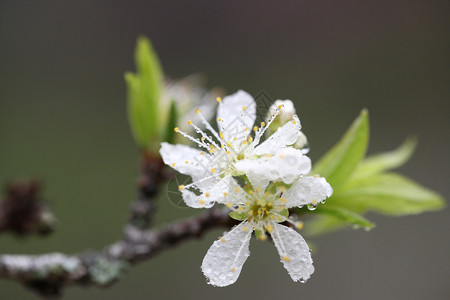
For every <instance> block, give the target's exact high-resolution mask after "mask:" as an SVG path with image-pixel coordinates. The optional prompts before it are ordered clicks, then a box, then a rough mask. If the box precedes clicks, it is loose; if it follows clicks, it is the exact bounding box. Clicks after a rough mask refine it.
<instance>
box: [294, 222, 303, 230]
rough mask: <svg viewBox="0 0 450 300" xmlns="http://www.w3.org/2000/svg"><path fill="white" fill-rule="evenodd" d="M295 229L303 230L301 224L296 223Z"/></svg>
mask: <svg viewBox="0 0 450 300" xmlns="http://www.w3.org/2000/svg"><path fill="white" fill-rule="evenodd" d="M295 227H297V229H303V222H298V223H297V224H295Z"/></svg>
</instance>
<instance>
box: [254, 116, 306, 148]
mask: <svg viewBox="0 0 450 300" xmlns="http://www.w3.org/2000/svg"><path fill="white" fill-rule="evenodd" d="M300 127H301V126H300V120H299V119H298V117H297V116H294V117H293V120H292V121H289V122H287V123H286V124H284V125H283V126H281V127H280V128H278V129H277V131H275V132H274V133H273V134H272V135H271V136H270V137H269V138H267V140H265V141H264V142H262V143H261V144H260V145H259V146H257V147H256V148H255V151H254V153H255V154H256V155H264V154H272V155H273V154H275V153H276V152H277V151H279V150H280V149H282V148H284V147H286V146H289V145H292V144H294V143H295V141H297V138H298V132H299V130H300Z"/></svg>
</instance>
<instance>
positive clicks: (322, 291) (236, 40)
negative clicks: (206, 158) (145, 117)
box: [0, 0, 450, 300]
mask: <svg viewBox="0 0 450 300" xmlns="http://www.w3.org/2000/svg"><path fill="white" fill-rule="evenodd" d="M266 2H268V1H265V2H262V1H246V2H245V3H241V2H240V1H227V2H225V1H220V2H219V1H215V2H212V1H206V0H204V1H192V2H187V1H165V2H157V1H92V0H85V1H43V0H42V1H10V0H4V1H1V2H0V43H1V44H0V46H1V47H0V82H1V86H0V182H1V183H4V182H5V181H7V180H9V179H12V178H27V177H28V176H30V177H37V178H41V179H42V180H43V181H44V182H45V192H44V193H45V196H46V197H47V198H48V199H49V200H50V202H51V205H52V207H53V209H54V211H55V213H56V215H57V217H58V219H59V221H60V223H59V227H58V230H57V232H56V233H54V234H53V235H51V236H49V237H47V238H35V237H31V238H25V239H16V238H14V237H12V236H9V235H5V234H3V235H1V236H0V253H42V252H48V251H62V252H65V253H75V252H80V251H85V250H89V249H101V248H102V247H103V246H105V245H107V244H108V243H111V242H113V241H114V240H116V239H117V238H119V237H120V235H121V230H122V225H123V224H124V222H125V220H126V219H127V216H128V206H129V203H130V201H131V200H133V198H134V195H135V190H134V184H135V179H136V174H137V172H136V166H137V154H138V153H137V150H136V148H135V146H134V144H133V141H132V139H131V135H130V133H129V128H128V124H127V120H126V110H125V108H126V103H125V98H126V96H125V95H126V90H125V84H124V80H123V73H124V72H125V71H127V70H134V63H133V52H134V47H135V42H136V38H137V36H138V35H139V34H145V35H147V36H148V37H149V38H151V39H152V41H153V43H154V45H155V48H156V50H157V51H158V53H159V56H160V58H161V60H162V63H163V67H164V70H165V72H166V74H167V75H170V76H171V77H173V78H179V77H183V76H186V75H189V74H191V73H194V72H198V71H200V72H202V73H204V74H205V75H207V76H208V78H209V82H208V83H209V86H211V87H212V86H222V87H224V88H225V89H226V90H227V91H228V92H229V93H232V92H234V91H235V90H237V89H244V90H247V91H248V92H250V93H252V94H253V95H255V94H257V93H258V92H259V91H260V90H264V91H266V92H267V93H269V94H270V95H271V96H272V97H274V98H281V99H287V98H289V99H292V100H294V101H295V103H296V107H297V110H298V113H299V116H300V118H301V120H302V124H303V129H304V132H305V133H306V134H307V135H308V137H309V140H310V143H311V146H312V151H311V152H310V156H311V157H312V159H313V161H315V160H317V159H318V158H319V157H320V156H321V155H322V154H323V153H324V152H325V151H326V150H327V149H328V148H329V147H330V146H331V145H333V144H334V143H335V142H336V141H337V140H338V138H339V136H340V135H341V134H342V133H343V132H344V130H345V129H346V128H347V126H348V125H349V124H350V123H351V121H352V120H353V119H354V118H355V117H356V115H357V114H358V113H359V111H360V110H361V109H362V108H363V107H367V108H368V109H369V111H370V117H371V146H370V149H369V152H370V153H375V152H379V151H384V150H389V149H392V148H394V147H396V146H397V145H399V144H400V143H401V142H402V141H403V139H404V138H405V137H406V136H408V135H410V134H415V135H417V136H418V137H419V147H418V149H417V151H416V154H415V155H414V156H413V159H412V161H410V162H409V163H408V164H407V165H406V166H405V167H403V168H402V169H400V172H401V173H403V174H405V175H407V176H409V177H411V178H412V179H414V180H416V181H418V182H420V183H422V184H424V185H425V186H427V187H429V188H432V189H434V190H436V191H438V192H440V193H441V194H443V195H444V197H446V198H448V195H449V184H448V183H449V175H448V170H449V160H448V158H447V151H448V149H449V146H450V143H449V139H448V134H449V127H450V126H449V119H450V118H449V96H450V89H449V87H448V78H449V75H450V74H449V73H450V72H449V55H448V54H449V50H450V49H449V39H448V34H449V23H448V13H449V5H448V1H384V0H381V1H356V0H354V1H339V2H337V1H331V0H329V1H291V2H288V1H286V2H284V1H276V2H275V1H274V2H273V3H266ZM164 193H165V191H163V194H164ZM163 196H164V195H163ZM194 213H198V211H193V210H189V209H181V208H175V207H173V206H172V205H171V204H170V203H169V202H168V201H167V200H166V198H164V197H162V198H161V201H160V211H159V214H158V216H157V224H162V223H164V222H169V221H170V220H172V219H175V218H179V217H182V216H187V215H191V214H194ZM369 218H371V219H372V220H374V221H375V222H376V223H377V227H376V228H375V229H374V230H372V231H371V232H364V231H354V230H350V229H348V230H345V231H341V232H338V233H335V234H330V235H326V236H322V237H318V238H315V239H312V240H309V242H313V243H314V244H315V245H316V246H317V251H315V252H314V255H313V258H314V260H315V267H316V272H315V273H314V274H313V276H312V278H311V279H310V280H309V281H308V283H307V284H299V283H293V282H292V281H291V280H290V278H289V276H288V274H287V272H286V271H285V270H284V269H283V267H282V265H281V264H280V262H279V257H278V256H277V253H276V250H275V247H273V245H271V243H270V242H266V243H261V242H258V241H256V240H253V241H252V244H251V251H252V255H251V256H250V258H249V260H248V261H247V263H246V264H245V267H244V269H243V272H242V274H241V277H240V279H239V280H238V282H237V283H236V284H234V285H233V286H231V287H228V288H213V287H211V286H208V285H207V284H206V281H205V279H204V277H203V275H202V274H201V271H200V264H201V261H202V259H203V256H204V255H205V253H206V250H207V249H208V248H209V246H210V245H211V243H212V242H213V240H215V239H216V238H217V236H218V235H219V234H220V233H221V231H220V230H216V231H214V232H210V233H209V234H207V235H206V236H205V237H203V238H202V239H201V240H199V241H191V242H188V243H185V244H183V245H182V246H180V247H178V248H177V249H172V250H169V251H165V252H164V253H162V254H160V255H159V256H157V257H156V258H155V259H152V260H149V261H147V262H145V263H143V264H140V265H139V266H137V267H134V268H133V269H132V270H131V271H130V272H129V273H127V274H126V276H125V277H124V278H123V280H121V281H120V282H119V283H118V284H116V285H114V286H113V287H111V288H107V289H99V288H88V289H83V288H80V287H71V288H69V289H67V290H66V291H65V295H64V297H63V299H81V298H82V299H124V298H132V299H150V298H156V299H177V298H183V299H205V298H213V297H215V298H219V299H223V298H235V299H241V298H247V299H248V298H252V299H275V298H276V299H278V298H285V297H290V298H291V299H292V297H295V298H297V297H298V298H300V297H302V298H305V299H306V298H307V299H445V298H449V297H450V286H449V285H448V279H449V277H450V266H449V253H450V242H449V238H448V237H449V234H448V228H449V225H450V223H449V212H448V209H446V210H444V211H442V212H439V213H426V214H423V215H419V216H411V217H405V218H389V217H381V216H377V215H369ZM0 299H2V300H3V299H38V298H37V296H36V295H35V294H33V293H32V292H30V291H29V290H25V289H24V288H22V286H20V285H18V284H17V283H12V282H9V281H0Z"/></svg>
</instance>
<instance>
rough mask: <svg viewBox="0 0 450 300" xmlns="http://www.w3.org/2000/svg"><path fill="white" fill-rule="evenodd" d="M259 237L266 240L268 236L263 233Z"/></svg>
mask: <svg viewBox="0 0 450 300" xmlns="http://www.w3.org/2000/svg"><path fill="white" fill-rule="evenodd" d="M259 239H260V240H261V241H265V240H267V236H266V235H265V234H261V235H260V236H259Z"/></svg>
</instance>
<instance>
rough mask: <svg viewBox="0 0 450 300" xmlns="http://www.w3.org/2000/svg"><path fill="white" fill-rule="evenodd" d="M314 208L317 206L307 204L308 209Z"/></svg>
mask: <svg viewBox="0 0 450 300" xmlns="http://www.w3.org/2000/svg"><path fill="white" fill-rule="evenodd" d="M316 208H317V205H313V204H308V209H309V210H315V209H316Z"/></svg>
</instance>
